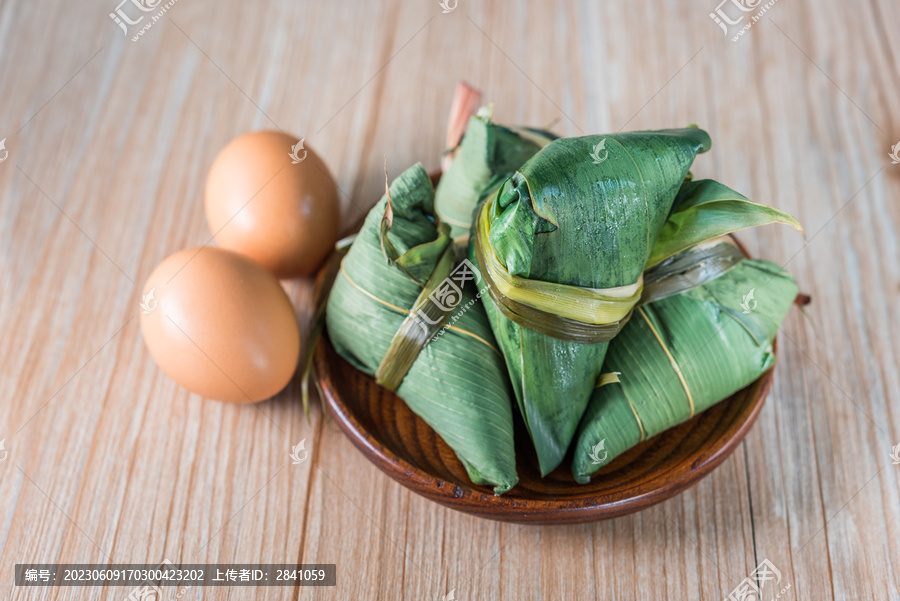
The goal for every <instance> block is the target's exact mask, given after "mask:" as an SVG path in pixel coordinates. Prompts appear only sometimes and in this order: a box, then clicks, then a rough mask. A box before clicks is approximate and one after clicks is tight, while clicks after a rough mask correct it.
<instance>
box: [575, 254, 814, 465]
mask: <svg viewBox="0 0 900 601" xmlns="http://www.w3.org/2000/svg"><path fill="white" fill-rule="evenodd" d="M796 295H797V286H796V285H795V283H794V280H793V278H792V277H791V276H790V274H788V273H787V272H785V271H783V270H782V269H780V268H779V267H778V266H776V265H774V264H772V263H769V262H766V261H752V260H743V261H740V262H739V263H738V264H737V265H735V266H734V267H732V268H731V269H730V270H728V271H727V272H726V273H725V274H723V275H721V276H720V277H718V278H715V279H713V280H712V281H710V282H707V283H705V284H703V285H702V286H700V287H696V288H693V289H691V290H688V291H687V292H684V293H682V294H679V295H676V296H670V297H668V298H664V299H662V300H659V301H656V302H652V303H649V304H647V305H644V306H641V307H639V308H638V309H637V310H636V315H635V316H633V317H632V319H631V321H629V322H628V324H627V325H626V326H625V328H624V329H623V330H622V332H621V333H620V334H619V335H618V336H617V337H616V338H615V340H613V341H612V342H611V343H610V346H609V352H608V353H607V355H606V362H605V363H604V365H603V371H604V376H606V377H601V378H600V380H599V382H598V384H599V386H598V387H597V388H596V389H595V390H594V392H593V395H592V396H591V402H590V404H589V405H588V408H587V411H586V412H585V415H584V418H583V419H582V422H581V425H580V427H579V430H578V435H577V438H576V442H575V445H574V457H573V460H572V474H573V475H574V476H575V479H576V480H577V481H578V482H581V483H586V482H588V481H589V480H590V477H591V475H592V474H593V473H595V472H596V471H597V470H599V469H600V468H601V467H602V466H603V465H606V464H607V463H608V462H609V461H611V460H612V459H613V458H615V457H616V456H618V455H620V454H621V453H623V452H625V451H626V450H628V449H629V448H631V447H633V446H634V445H636V444H638V443H639V442H640V441H643V440H646V439H648V438H650V437H651V436H654V435H655V434H658V433H660V432H662V431H664V430H667V429H669V428H671V427H673V426H676V425H678V424H680V423H682V422H684V421H686V420H688V419H690V418H691V417H693V416H694V415H696V414H697V413H699V412H701V411H703V410H705V409H707V408H709V407H711V406H712V405H714V404H716V403H718V402H719V401H721V400H723V399H725V398H727V397H728V396H730V395H731V394H733V393H735V392H736V391H738V390H740V389H741V388H743V387H745V386H747V385H748V384H750V383H751V382H753V381H754V380H756V379H757V378H758V377H760V375H762V374H763V372H765V371H766V370H767V369H769V368H770V367H771V366H772V365H773V363H774V360H775V355H774V353H773V350H772V342H773V340H774V338H775V333H776V332H777V330H778V327H779V326H780V324H781V322H782V320H783V319H784V317H785V315H786V314H787V311H788V309H789V308H790V306H791V304H792V303H793V301H794V298H795V297H796ZM597 449H602V451H603V453H602V455H600V454H599V453H598V451H597Z"/></svg>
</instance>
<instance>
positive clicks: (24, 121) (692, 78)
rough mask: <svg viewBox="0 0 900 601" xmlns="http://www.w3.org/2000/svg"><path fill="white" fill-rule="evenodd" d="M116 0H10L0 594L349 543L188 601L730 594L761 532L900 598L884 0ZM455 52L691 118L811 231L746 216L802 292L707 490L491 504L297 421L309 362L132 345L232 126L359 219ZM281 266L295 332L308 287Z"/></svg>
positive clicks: (596, 104) (428, 146) (446, 78)
mask: <svg viewBox="0 0 900 601" xmlns="http://www.w3.org/2000/svg"><path fill="white" fill-rule="evenodd" d="M117 2H118V0H82V1H79V2H64V1H61V0H38V1H29V2H24V1H13V0H0V99H2V101H0V139H5V150H0V158H4V155H5V152H6V151H8V153H9V154H8V156H5V159H4V160H3V162H2V163H0V228H2V230H0V261H2V263H0V325H2V330H0V332H2V340H3V344H2V346H0V374H2V376H0V440H3V441H5V450H4V451H0V459H2V460H3V461H2V463H0V598H3V599H124V598H126V596H127V594H128V592H129V591H128V590H127V589H121V588H105V589H101V588H99V587H98V588H93V589H92V588H22V587H15V586H13V571H14V565H15V564H16V563H27V562H32V563H37V562H48V563H49V562H55V563H64V562H69V563H107V562H115V563H158V562H161V561H162V560H164V559H169V560H171V561H173V562H181V563H188V562H194V563H216V562H219V563H226V562H248V563H249V562H252V563H282V562H305V563H313V562H320V563H334V564H337V582H338V584H337V586H336V587H334V588H331V587H329V588H311V587H303V588H299V587H297V588H291V587H287V588H265V589H262V588H238V587H234V588H219V587H209V588H200V587H195V588H192V589H188V590H187V591H184V593H183V594H182V595H181V596H180V597H179V599H183V600H185V601H193V600H199V599H203V600H208V599H223V600H224V599H267V600H270V599H271V600H275V599H298V598H299V599H304V600H305V599H409V600H420V599H434V600H438V599H441V597H442V596H445V595H448V593H449V592H450V591H451V590H453V591H454V596H453V597H452V598H455V599H458V600H459V601H469V600H475V599H479V600H480V599H516V600H519V599H579V600H580V599H625V600H627V599H642V600H643V599H708V600H716V599H722V598H724V597H726V596H727V595H728V594H729V593H730V592H731V591H732V590H733V589H734V588H735V587H737V586H738V585H739V584H740V583H741V581H742V580H743V579H744V578H745V577H747V576H748V575H750V574H751V572H753V571H754V569H755V568H756V566H757V565H759V564H760V563H761V562H762V561H763V560H764V559H768V560H769V561H770V562H771V563H772V565H774V566H776V567H777V568H778V570H779V571H780V574H781V581H780V582H779V583H777V584H776V583H774V582H773V581H770V582H768V583H767V584H766V585H765V587H764V589H763V594H762V596H761V598H762V599H770V598H774V597H775V596H776V594H777V593H778V592H779V590H781V589H784V588H785V587H787V585H790V586H789V588H787V590H786V592H785V593H784V595H783V596H782V597H780V598H781V599H787V600H790V599H795V600H801V599H802V600H806V599H815V600H820V599H889V600H891V601H897V600H898V599H900V584H898V582H900V577H898V574H900V466H898V465H892V462H891V459H890V456H889V455H890V453H891V447H892V446H893V445H896V444H897V443H898V442H900V408H898V404H897V403H898V399H900V376H898V371H897V365H898V364H900V331H898V326H897V322H896V317H897V315H898V314H900V301H898V299H900V260H898V259H900V237H898V235H897V230H898V227H900V204H898V203H897V202H896V199H897V198H898V197H900V165H897V164H892V162H891V159H890V158H889V156H888V153H889V152H890V150H891V146H892V145H894V144H896V143H897V142H898V140H900V122H898V119H897V115H900V95H898V94H897V91H898V89H900V61H898V57H900V37H898V36H897V31H898V30H900V27H898V26H900V4H898V3H897V2H895V1H894V0H864V1H861V2H852V3H851V2H838V1H837V0H823V1H822V2H812V1H811V0H779V1H776V2H774V4H773V5H772V6H771V7H769V8H768V9H766V11H765V14H763V15H762V17H761V18H760V19H759V20H758V21H756V22H755V23H753V25H752V27H751V28H750V29H749V30H747V31H746V32H745V34H744V35H743V36H742V37H741V38H739V39H738V40H737V41H734V42H733V41H731V39H730V36H726V35H723V32H722V30H721V29H720V28H719V26H718V25H717V24H716V23H715V22H714V21H713V20H712V19H711V18H710V13H711V12H713V11H715V10H716V8H717V6H716V3H717V2H718V0H710V1H709V2H706V1H703V2H688V1H687V0H681V1H677V0H673V1H670V2H653V1H651V0H635V1H630V2H629V1H625V0H609V1H606V2H594V1H585V2H580V3H572V4H568V3H550V2H532V3H528V4H524V3H522V4H514V3H509V2H492V3H487V2H474V1H472V0H458V3H457V0H449V1H448V3H447V5H448V6H455V8H454V9H453V10H452V11H450V12H447V13H444V12H442V9H441V6H440V5H439V4H438V2H437V0H434V1H428V2H408V1H407V2H349V1H347V2H343V1H342V2H338V1H335V2H311V1H307V0H301V1H295V2H289V1H282V2H275V1H272V2H263V1H259V2H239V1H237V0H222V1H219V2H213V1H212V0H178V1H177V2H175V3H174V5H173V6H171V8H169V9H168V10H167V12H166V13H165V14H164V15H163V16H162V17H161V18H160V19H159V20H158V21H157V22H155V23H152V26H151V27H150V28H149V29H147V30H146V31H145V32H144V34H143V35H142V36H141V37H139V38H138V39H137V41H135V42H132V41H131V37H132V36H133V35H136V32H137V30H138V29H139V28H140V26H141V25H143V24H145V23H147V22H148V18H145V19H144V21H143V22H142V23H141V24H139V25H132V26H129V33H128V34H127V35H126V34H125V33H123V31H122V29H121V28H120V27H119V26H118V25H117V24H116V23H115V22H114V21H113V20H112V19H111V18H110V17H109V13H111V12H114V11H115V10H116V8H117ZM749 3H750V4H753V2H749ZM147 4H150V5H153V4H154V2H153V1H151V2H147ZM761 5H762V3H761V4H760V6H761ZM121 8H122V10H123V11H125V12H126V13H127V14H129V15H131V16H132V18H135V16H136V15H137V14H139V13H138V12H136V11H137V9H136V8H135V7H134V5H132V4H131V3H129V4H128V5H127V6H125V5H124V4H123V5H121ZM721 8H722V10H723V12H725V13H726V14H728V15H730V16H731V18H734V17H735V16H737V15H739V14H741V13H740V11H738V10H737V9H735V8H734V5H732V4H731V3H729V4H728V5H727V6H726V5H724V4H723V5H721ZM755 10H757V12H758V11H759V10H762V8H759V6H758V7H757V9H755ZM147 14H148V15H149V14H152V13H147ZM754 14H755V12H748V13H745V16H744V18H743V21H742V22H741V24H744V23H749V22H750V17H751V16H752V15H754ZM739 27H740V24H739V25H736V26H733V27H732V28H731V31H732V33H733V32H734V31H736V30H737V29H738V28H739ZM459 79H466V80H468V81H470V82H471V83H472V84H473V85H475V86H477V87H479V88H481V89H482V90H484V92H485V95H486V97H487V98H488V99H490V100H491V101H492V102H494V107H495V113H494V114H495V117H496V119H497V120H498V121H500V122H503V123H524V124H530V125H534V126H539V127H547V126H552V128H553V129H554V130H556V131H558V132H559V133H561V134H564V135H579V134H581V133H582V132H583V133H602V132H605V131H618V130H623V129H624V130H629V129H648V128H661V127H671V126H682V125H685V124H689V123H697V124H700V125H701V126H703V127H704V128H706V129H707V130H708V131H709V132H710V134H711V136H712V139H713V150H712V152H710V153H708V154H706V155H703V156H701V157H700V158H699V160H698V161H697V163H696V164H695V168H694V174H695V175H696V176H697V177H713V178H716V179H718V180H721V181H722V182H724V183H726V184H728V185H730V186H732V187H734V188H735V189H737V190H739V191H741V192H743V193H744V194H746V195H747V196H749V197H750V198H753V199H757V200H759V201H763V202H766V203H770V204H774V205H775V206H778V207H779V208H782V209H785V210H787V211H789V212H791V213H793V214H794V215H795V216H797V217H798V218H799V219H800V221H801V222H803V224H804V225H805V226H806V229H807V236H806V239H805V240H804V239H803V237H801V236H800V235H798V234H796V233H794V232H792V231H791V230H789V229H788V228H783V227H782V228H779V227H774V226H773V227H767V228H764V229H761V230H758V231H752V232H748V233H744V234H742V235H741V236H740V238H741V240H742V241H743V242H744V244H745V245H746V246H747V247H748V249H749V251H750V253H751V254H752V255H754V256H758V257H761V258H765V259H769V260H771V261H774V262H776V263H779V264H781V265H786V266H787V268H788V269H790V270H791V271H792V272H793V273H794V274H795V275H796V277H797V280H798V283H799V285H800V288H801V290H802V291H804V292H806V293H808V294H810V295H811V296H812V298H813V303H812V304H811V305H810V306H809V307H808V314H809V317H808V318H807V317H805V316H804V315H803V314H802V313H801V312H800V311H798V310H794V311H792V313H791V314H790V315H789V317H788V318H787V320H786V322H785V323H784V325H783V327H782V329H781V333H780V335H779V346H780V353H779V366H778V368H777V370H776V375H775V381H774V383H773V386H772V391H771V394H770V397H769V399H768V401H767V402H766V404H765V407H764V408H763V410H762V412H761V414H760V416H759V418H758V420H757V423H756V425H755V426H754V427H753V429H752V430H751V431H750V433H749V435H748V436H747V438H746V439H745V441H744V443H743V444H742V445H741V448H739V449H738V451H737V452H735V453H734V454H732V455H731V456H730V457H729V458H728V459H727V460H726V461H725V462H724V463H723V464H722V465H721V466H720V467H718V468H717V469H716V470H715V471H714V472H713V473H712V474H711V475H710V476H709V477H708V478H706V479H704V480H703V481H701V482H700V483H699V484H698V485H696V486H695V487H693V488H691V489H689V490H687V491H685V492H684V493H682V494H680V495H678V496H676V497H674V498H672V499H670V500H668V501H666V502H664V503H662V504H660V505H657V506H655V507H652V508H650V509H647V510H646V511H643V512H640V513H637V514H634V515H630V516H625V517H621V518H617V519H614V520H610V521H606V522H599V523H595V524H590V525H570V526H520V525H514V524H501V523H496V522H492V521H486V520H482V519H479V518H476V517H472V516H468V515H464V514H462V513H459V512H455V511H452V510H450V509H446V508H444V507H442V506H440V505H437V504H435V503H432V502H431V501H428V500H426V499H424V498H421V497H419V496H416V495H415V494H413V493H411V492H409V491H408V490H407V489H405V488H403V487H402V486H400V485H399V484H397V483H395V482H394V481H392V480H391V479H389V478H388V477H387V476H385V475H383V474H382V473H381V472H380V471H379V470H378V469H377V468H376V467H375V466H373V465H372V464H371V463H369V462H368V461H367V460H366V459H365V458H364V457H363V456H362V455H361V454H360V453H359V451H357V449H356V448H355V447H354V446H353V445H352V443H351V442H350V441H349V440H347V438H346V437H345V436H344V435H343V434H342V433H341V432H340V430H339V429H338V428H337V426H336V425H335V424H334V423H333V422H327V420H324V419H323V416H322V413H321V410H320V408H319V407H318V405H317V404H316V405H315V406H314V407H313V411H312V416H311V420H310V421H307V420H306V419H305V417H304V415H303V411H302V408H301V406H300V403H299V382H298V381H297V380H296V379H295V381H294V382H293V383H292V384H291V385H290V386H289V387H288V389H287V390H285V391H284V392H282V393H281V394H279V395H278V396H277V397H276V398H274V399H272V400H270V401H267V402H264V403H261V404H259V405H256V406H253V405H250V406H229V405H222V404H219V403H216V402H212V401H208V400H205V399H202V398H200V397H197V396H195V395H191V394H189V393H188V392H186V391H184V390H182V389H180V388H179V387H178V386H176V385H175V384H174V383H173V382H171V381H170V380H169V379H168V378H167V377H166V376H164V375H163V374H162V373H161V372H160V371H159V370H158V368H157V367H156V365H155V364H154V363H153V360H152V359H151V358H150V355H149V354H148V352H147V351H146V349H145V347H144V345H143V342H142V340H141V335H140V331H139V327H138V320H137V319H136V317H137V315H138V310H139V302H140V294H141V285H142V283H143V281H144V280H145V279H146V278H147V276H148V275H149V274H150V272H151V270H152V269H153V268H154V266H155V265H156V264H157V263H158V262H159V261H161V260H162V259H163V258H164V257H166V256H167V255H169V254H171V253H173V252H175V251H177V250H179V249H181V248H185V247H188V246H197V245H203V244H207V243H209V242H210V237H211V236H210V232H209V231H208V229H207V226H206V223H205V218H204V211H203V202H202V191H203V186H204V181H205V177H206V172H207V170H208V168H209V166H210V164H211V163H212V160H213V158H214V157H215V155H216V153H217V152H218V151H219V150H220V149H221V148H222V147H223V146H224V145H225V144H226V143H227V142H228V141H229V140H230V139H232V138H233V137H235V136H237V135H239V134H241V133H244V132H246V131H249V130H254V129H263V128H268V129H282V130H284V131H286V132H289V133H291V134H292V135H295V136H297V137H298V138H299V137H301V136H305V138H306V143H307V145H308V146H311V147H313V148H315V149H316V151H317V152H319V153H320V154H321V155H322V157H323V158H324V159H325V160H326V162H327V163H328V165H329V166H330V168H331V169H332V171H333V173H334V174H335V176H336V179H337V181H338V184H339V186H340V189H341V194H342V203H343V217H344V223H345V224H348V225H349V224H351V223H353V222H354V221H356V220H357V219H358V218H359V216H360V215H362V214H363V213H364V212H365V211H366V209H367V208H368V207H370V206H371V205H372V204H373V203H374V202H375V201H376V200H377V197H378V196H379V195H380V193H381V192H380V191H381V190H382V189H383V181H384V174H383V171H382V165H383V162H384V161H385V159H386V161H387V169H388V172H389V173H390V174H397V173H399V172H400V171H401V170H402V169H404V168H406V167H407V166H409V165H410V164H411V163H413V162H415V161H421V162H422V163H423V164H424V165H425V167H426V169H428V170H433V169H436V168H437V166H438V165H439V161H440V151H441V149H442V141H443V137H444V130H445V126H446V123H445V120H446V113H447V111H448V109H449V106H450V101H451V98H452V93H453V88H454V85H455V84H456V82H457V80H459ZM285 286H286V288H287V290H288V291H289V294H290V297H291V299H292V301H293V302H294V304H295V306H296V308H297V313H298V317H299V318H300V320H301V324H302V327H303V331H304V332H305V331H306V330H307V329H308V322H309V315H310V300H311V294H312V282H310V281H293V282H287V283H285ZM303 439H305V441H306V446H307V448H309V449H310V456H309V459H308V460H306V461H304V462H303V463H301V464H299V465H293V464H292V462H291V460H290V458H289V456H288V453H289V452H290V449H291V447H292V446H293V445H295V444H296V443H298V442H299V441H300V440H303ZM166 592H167V595H168V596H167V598H168V599H171V598H174V596H175V591H174V589H166ZM448 598H451V597H448Z"/></svg>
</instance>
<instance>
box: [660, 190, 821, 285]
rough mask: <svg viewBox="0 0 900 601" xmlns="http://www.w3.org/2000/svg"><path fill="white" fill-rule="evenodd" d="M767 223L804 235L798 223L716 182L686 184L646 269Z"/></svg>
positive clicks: (782, 213) (786, 215) (676, 200)
mask: <svg viewBox="0 0 900 601" xmlns="http://www.w3.org/2000/svg"><path fill="white" fill-rule="evenodd" d="M770 223H784V224H787V225H790V226H791V227H793V228H794V229H796V230H798V231H801V232H802V231H803V227H802V226H801V225H800V223H799V222H798V221H797V220H796V219H794V218H793V217H792V216H790V215H788V214H787V213H785V212H784V211H779V210H778V209H776V208H774V207H769V206H766V205H763V204H759V203H755V202H752V201H751V200H750V199H749V198H747V197H746V196H744V195H742V194H740V193H738V192H735V191H734V190H732V189H731V188H729V187H728V186H726V185H724V184H720V183H719V182H717V181H714V180H711V179H703V180H697V181H691V182H685V183H684V184H683V185H682V186H681V189H680V190H679V191H678V196H677V197H676V198H675V202H674V207H673V209H672V214H671V215H670V216H669V219H668V221H666V224H665V225H664V226H663V229H662V231H661V232H660V233H659V236H658V237H657V239H656V244H655V245H654V246H653V252H651V253H650V259H649V260H648V261H647V266H648V267H651V266H653V265H656V264H657V263H659V262H660V261H662V260H664V259H666V258H668V257H671V256H672V255H674V254H676V253H678V252H681V251H682V250H685V249H687V248H690V247H691V246H694V245H695V244H698V243H700V242H703V241H704V240H709V239H710V238H714V237H716V236H723V235H725V234H730V233H732V232H736V231H738V230H742V229H745V228H749V227H758V226H761V225H768V224H770Z"/></svg>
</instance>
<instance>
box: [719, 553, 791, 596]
mask: <svg viewBox="0 0 900 601" xmlns="http://www.w3.org/2000/svg"><path fill="white" fill-rule="evenodd" d="M770 581H771V582H773V583H774V584H775V586H778V585H779V584H781V570H779V569H778V568H776V567H775V564H773V563H772V562H771V561H769V560H768V559H763V561H762V563H761V564H759V565H758V566H756V569H755V570H753V573H752V574H750V575H749V576H747V577H746V578H744V579H743V580H741V583H740V584H738V585H737V587H736V588H735V589H734V590H733V591H731V594H730V595H728V596H727V597H726V598H725V601H751V600H754V601H755V600H758V599H762V600H763V601H780V600H781V599H783V598H784V596H785V594H787V592H788V591H789V590H790V589H791V583H790V582H788V583H787V584H785V585H784V586H782V587H781V589H780V590H779V591H778V592H777V593H775V595H774V596H773V597H766V596H763V587H764V586H765V585H766V583H767V582H770Z"/></svg>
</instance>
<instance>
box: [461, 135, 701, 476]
mask: <svg viewBox="0 0 900 601" xmlns="http://www.w3.org/2000/svg"><path fill="white" fill-rule="evenodd" d="M600 145H602V148H599V146H600ZM709 146H710V140H709V136H708V134H707V133H706V132H705V131H703V130H701V129H697V128H685V129H676V130H660V131H651V132H631V133H624V134H610V135H607V136H586V137H581V138H565V139H559V140H555V141H553V142H551V143H550V144H548V145H547V146H545V147H544V148H543V149H542V150H541V151H540V152H538V153H537V154H536V155H535V156H534V157H532V158H531V159H530V160H529V161H528V162H527V163H525V164H524V165H523V166H522V167H521V168H520V169H519V170H518V172H517V173H515V174H514V175H513V176H512V177H511V178H510V179H509V180H508V181H507V182H506V183H505V184H503V186H502V187H501V188H500V190H499V191H498V192H497V196H496V200H495V202H494V212H493V215H492V217H491V223H490V235H489V238H490V246H491V247H492V248H493V252H494V253H495V254H496V256H497V258H498V259H499V260H500V261H501V262H502V264H503V265H504V266H505V267H506V269H507V271H509V273H511V274H513V275H517V276H520V277H524V278H529V279H533V280H541V281H545V282H551V283H560V284H567V285H572V286H583V287H590V288H598V289H607V288H615V287H620V286H628V285H631V284H634V283H635V282H636V281H637V280H638V278H639V276H640V275H641V272H642V271H643V269H644V265H645V264H646V262H647V258H648V257H649V255H650V250H651V248H652V247H653V243H654V242H655V240H656V236H657V233H658V232H659V230H660V229H661V228H662V227H663V223H664V222H665V221H666V218H667V216H668V215H669V212H670V210H671V208H672V203H673V201H674V200H675V197H676V195H677V193H678V190H679V188H680V186H681V184H682V183H683V182H684V180H685V176H686V175H687V173H688V169H689V168H690V166H691V163H692V162H693V160H694V157H695V156H696V155H697V153H699V152H703V151H705V150H707V149H708V148H709ZM472 253H473V247H472V246H471V245H470V257H473V256H474V255H473V254H472ZM473 262H474V261H473ZM480 277H481V274H480V273H479V278H480ZM481 281H482V280H481V279H479V282H481ZM480 285H481V284H480ZM484 304H485V308H486V310H487V313H488V317H489V318H490V322H491V327H492V329H493V331H494V336H495V337H496V339H497V341H498V342H499V344H500V347H501V349H502V350H503V354H504V356H505V358H506V363H507V367H508V369H509V373H510V377H511V379H512V383H513V389H514V390H515V393H516V399H517V402H518V406H519V410H520V412H521V413H522V416H523V418H524V421H525V425H526V426H527V428H528V432H529V434H530V435H531V439H532V441H533V442H534V445H535V449H536V451H537V455H538V461H539V464H540V470H541V473H543V474H547V473H549V472H550V471H552V470H553V469H554V468H555V467H556V466H557V465H559V463H560V462H561V461H562V459H563V457H564V456H565V453H566V451H567V449H568V448H569V444H570V442H571V440H572V437H573V436H574V434H575V431H576V428H577V427H578V422H579V420H580V419H581V416H582V414H583V413H584V410H585V408H586V407H587V404H588V401H589V400H590V396H591V393H592V391H593V387H594V382H595V380H596V379H597V376H598V375H599V374H600V370H601V366H602V365H603V359H604V357H605V355H606V350H607V346H608V343H598V344H581V343H577V342H570V341H566V340H560V339H558V338H555V337H552V336H548V335H545V334H541V333H539V332H536V331H533V330H529V329H526V328H523V327H521V326H520V325H519V324H517V323H516V322H514V321H512V320H510V319H509V318H507V317H506V316H505V315H504V314H503V313H502V312H501V311H500V310H499V309H498V308H497V306H496V305H495V304H494V303H493V301H492V300H491V299H490V298H487V299H486V300H485V303H484Z"/></svg>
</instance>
